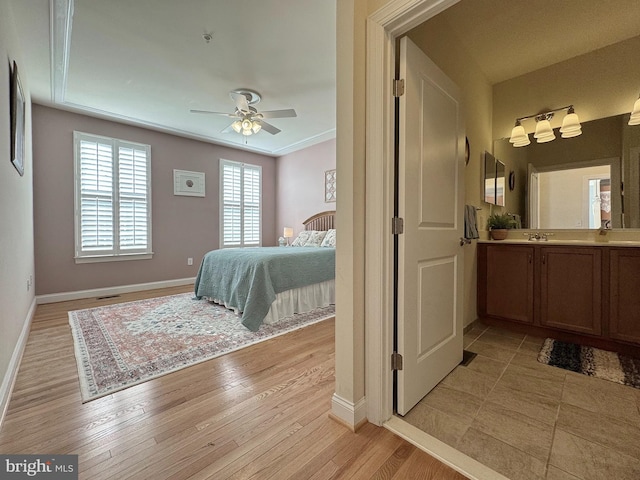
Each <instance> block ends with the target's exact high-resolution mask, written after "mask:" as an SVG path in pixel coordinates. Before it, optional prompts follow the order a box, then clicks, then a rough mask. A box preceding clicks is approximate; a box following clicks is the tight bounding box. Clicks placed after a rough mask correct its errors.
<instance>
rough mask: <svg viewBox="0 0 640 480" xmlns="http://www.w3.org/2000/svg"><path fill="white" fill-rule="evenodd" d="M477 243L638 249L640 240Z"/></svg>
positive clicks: (517, 240)
mask: <svg viewBox="0 0 640 480" xmlns="http://www.w3.org/2000/svg"><path fill="white" fill-rule="evenodd" d="M478 243H498V244H500V243H508V244H520V245H548V246H554V245H567V246H588V247H607V246H609V247H640V240H608V241H595V240H589V239H577V240H572V239H549V240H527V239H526V238H522V239H520V238H506V239H504V240H478Z"/></svg>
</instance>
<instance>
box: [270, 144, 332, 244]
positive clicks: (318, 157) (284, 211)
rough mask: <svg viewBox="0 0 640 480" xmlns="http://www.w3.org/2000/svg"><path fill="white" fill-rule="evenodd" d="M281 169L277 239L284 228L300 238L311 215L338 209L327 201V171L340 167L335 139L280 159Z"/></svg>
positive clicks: (278, 188) (279, 171) (278, 185)
mask: <svg viewBox="0 0 640 480" xmlns="http://www.w3.org/2000/svg"><path fill="white" fill-rule="evenodd" d="M277 167H278V176H277V202H276V205H277V214H276V236H278V237H279V236H281V235H282V230H283V228H284V227H293V231H294V235H297V234H298V232H300V230H303V227H302V222H303V221H304V220H306V219H307V218H309V217H310V216H311V215H313V214H315V213H319V212H324V211H325V210H335V209H336V203H335V202H332V203H326V202H325V201H324V172H325V171H327V170H333V169H334V168H336V141H335V139H333V140H327V141H326V142H322V143H319V144H317V145H313V146H311V147H309V148H305V149H304V150H299V151H297V152H293V153H290V154H289V155H284V156H282V157H278V159H277ZM338 181H340V179H338Z"/></svg>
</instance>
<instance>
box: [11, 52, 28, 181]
mask: <svg viewBox="0 0 640 480" xmlns="http://www.w3.org/2000/svg"><path fill="white" fill-rule="evenodd" d="M10 99H11V100H10V101H11V163H13V166H14V167H16V170H17V171H18V173H19V174H20V176H22V175H24V128H25V127H24V125H25V101H24V92H23V91H22V85H21V84H20V77H19V76H18V65H17V64H16V62H13V69H12V71H11V96H10Z"/></svg>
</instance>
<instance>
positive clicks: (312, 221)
mask: <svg viewBox="0 0 640 480" xmlns="http://www.w3.org/2000/svg"><path fill="white" fill-rule="evenodd" d="M303 225H304V232H307V234H308V235H310V236H313V235H316V234H314V233H313V232H319V231H321V232H325V231H331V230H334V229H335V211H328V212H321V213H318V214H316V215H313V216H312V217H310V218H308V219H307V220H305V221H304V222H303ZM304 232H301V235H299V237H305V236H306V235H304V234H303V233H304ZM295 243H296V242H295V241H294V244H295ZM195 295H196V298H198V299H203V298H204V299H207V300H209V301H212V302H215V303H217V304H220V305H224V306H225V307H227V308H230V309H233V310H234V311H236V312H238V314H241V321H242V324H243V325H244V326H245V327H247V328H248V329H249V330H252V331H256V330H258V329H259V328H260V325H262V324H263V323H268V324H274V323H277V322H279V321H281V320H282V319H284V318H287V317H290V316H291V315H293V314H295V313H304V312H308V311H311V310H314V309H316V308H319V307H327V306H329V305H332V304H334V303H335V248H334V247H331V246H291V247H252V248H226V249H218V250H212V251H210V252H208V253H207V254H206V255H205V256H204V258H203V259H202V263H201V264H200V269H199V270H198V275H197V277H196V282H195Z"/></svg>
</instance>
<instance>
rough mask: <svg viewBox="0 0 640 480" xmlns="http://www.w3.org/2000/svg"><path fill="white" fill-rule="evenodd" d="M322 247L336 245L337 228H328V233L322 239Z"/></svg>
mask: <svg viewBox="0 0 640 480" xmlns="http://www.w3.org/2000/svg"><path fill="white" fill-rule="evenodd" d="M320 246H321V247H335V246H336V229H335V228H330V229H329V230H327V234H326V235H325V236H324V238H323V239H322V243H321V244H320Z"/></svg>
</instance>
